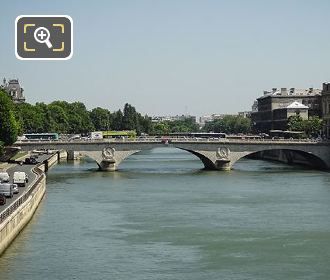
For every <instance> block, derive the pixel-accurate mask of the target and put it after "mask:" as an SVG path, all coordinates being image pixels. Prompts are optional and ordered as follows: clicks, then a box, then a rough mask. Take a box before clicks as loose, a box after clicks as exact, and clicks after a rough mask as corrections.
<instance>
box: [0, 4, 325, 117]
mask: <svg viewBox="0 0 330 280" xmlns="http://www.w3.org/2000/svg"><path fill="white" fill-rule="evenodd" d="M21 14H67V15H70V16H71V17H72V18H73V22H74V54H73V58H72V59H71V60H69V61H19V60H17V59H16V57H15V54H14V22H15V18H16V17H17V16H18V15H21ZM329 14H330V1H329V0H324V1H322V0H319V1H317V0H315V1H312V0H310V1H306V0H297V1H290V0H282V1H281V0H277V1H270V0H269V1H267V0H259V1H258V0H250V1H247V0H241V1H238V0H237V1H235V0H227V1H221V0H218V1H215V0H214V1H211V0H200V1H194V0H190V1H189V0H161V1H160V0H158V1H157V0H149V1H144V0H141V1H138V0H135V1H133V0H132V1H125V0H116V1H109V0H104V1H98V0H94V1H82V0H81V1H68V0H56V1H55V0H51V1H46V0H34V1H23V0H22V1H16V0H10V1H6V2H4V3H1V16H0V77H3V76H5V77H18V78H19V79H20V81H21V83H22V84H23V86H24V88H25V94H26V98H27V101H28V102H30V103H35V102H37V101H43V102H47V103H48V102H51V101H53V100H58V99H63V100H67V101H76V100H79V101H82V102H85V103H86V104H87V106H88V108H92V107H96V106H102V107H106V108H109V109H110V110H115V109H118V108H121V107H122V106H123V104H124V103H125V102H129V103H131V104H132V105H134V106H136V108H137V109H138V110H139V111H141V112H143V113H148V114H150V115H154V114H183V113H186V112H188V113H190V114H196V115H202V114H208V113H234V112H237V111H243V110H249V109H250V108H251V104H252V103H253V100H254V99H255V98H257V97H258V96H260V95H261V94H262V91H263V90H264V89H269V88H272V87H297V88H301V87H311V86H313V87H321V84H322V82H323V81H326V80H329V79H330V71H329V69H330V68H329V65H330V63H329V62H330V36H329V34H330V24H329Z"/></svg>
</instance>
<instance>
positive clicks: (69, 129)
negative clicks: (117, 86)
mask: <svg viewBox="0 0 330 280" xmlns="http://www.w3.org/2000/svg"><path fill="white" fill-rule="evenodd" d="M15 114H16V118H17V120H18V121H19V123H21V124H22V131H21V134H22V133H40V132H57V133H64V134H70V133H72V134H76V133H79V134H86V133H88V132H90V131H93V130H135V131H136V132H137V133H138V134H140V133H142V132H145V133H150V132H151V130H152V123H151V119H150V118H149V117H148V116H142V115H141V114H140V113H138V112H136V110H135V108H134V107H133V106H131V105H129V104H125V107H124V114H123V113H122V111H121V110H118V111H116V112H114V113H112V114H111V113H110V111H109V110H108V109H104V108H101V107H97V108H94V109H92V110H91V111H88V110H87V109H86V106H85V105H84V104H83V103H81V102H73V103H68V102H66V101H54V102H52V103H50V104H48V105H47V104H45V103H37V104H36V105H31V104H28V103H24V104H19V105H17V106H16V108H15Z"/></svg>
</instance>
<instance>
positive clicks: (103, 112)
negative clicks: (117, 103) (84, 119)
mask: <svg viewBox="0 0 330 280" xmlns="http://www.w3.org/2000/svg"><path fill="white" fill-rule="evenodd" d="M90 118H91V121H92V123H93V125H94V127H95V130H101V131H105V130H110V127H111V113H110V111H109V110H107V109H103V108H100V107H97V108H94V109H93V110H92V111H91V113H90Z"/></svg>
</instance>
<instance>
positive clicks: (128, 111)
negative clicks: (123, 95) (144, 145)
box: [122, 103, 139, 130]
mask: <svg viewBox="0 0 330 280" xmlns="http://www.w3.org/2000/svg"><path fill="white" fill-rule="evenodd" d="M123 112H124V114H123V120H122V126H123V129H125V130H134V129H137V128H139V120H138V116H137V113H136V110H135V108H134V107H133V106H132V105H130V104H128V103H126V104H125V106H124V111H123Z"/></svg>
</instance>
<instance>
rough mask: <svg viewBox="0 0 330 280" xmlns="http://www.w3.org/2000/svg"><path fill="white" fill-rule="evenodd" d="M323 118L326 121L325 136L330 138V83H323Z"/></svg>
mask: <svg viewBox="0 0 330 280" xmlns="http://www.w3.org/2000/svg"><path fill="white" fill-rule="evenodd" d="M322 118H323V121H324V129H323V133H324V136H325V137H327V138H330V83H323V88H322Z"/></svg>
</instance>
